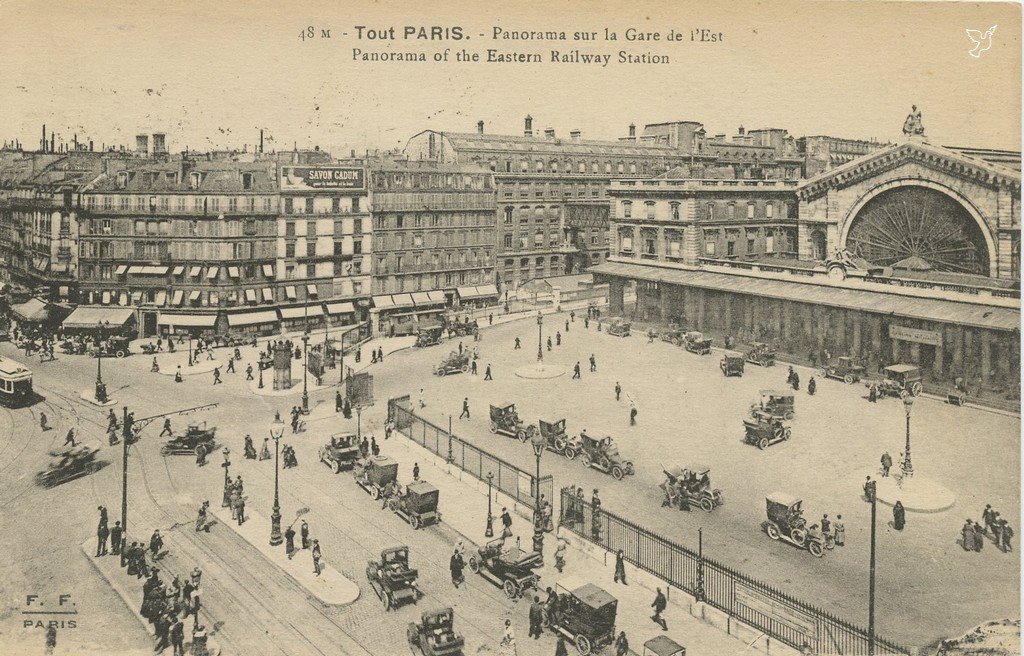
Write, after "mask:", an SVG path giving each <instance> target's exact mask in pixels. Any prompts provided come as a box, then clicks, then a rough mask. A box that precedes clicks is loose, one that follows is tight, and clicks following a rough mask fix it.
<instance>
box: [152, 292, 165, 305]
mask: <svg viewBox="0 0 1024 656" xmlns="http://www.w3.org/2000/svg"><path fill="white" fill-rule="evenodd" d="M153 302H154V303H155V304H157V305H163V304H164V303H166V302H167V292H157V293H156V300H155V301H153Z"/></svg>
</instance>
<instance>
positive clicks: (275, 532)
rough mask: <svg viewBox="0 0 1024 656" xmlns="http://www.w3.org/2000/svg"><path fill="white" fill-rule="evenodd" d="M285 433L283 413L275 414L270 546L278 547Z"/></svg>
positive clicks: (273, 425)
mask: <svg viewBox="0 0 1024 656" xmlns="http://www.w3.org/2000/svg"><path fill="white" fill-rule="evenodd" d="M282 435H284V422H283V421H281V415H280V414H277V415H275V416H274V421H273V422H272V423H271V424H270V437H272V438H273V439H274V510H273V512H271V513H270V546H272V547H276V546H277V545H279V544H281V542H282V541H283V538H282V537H281V504H280V501H279V498H278V474H279V472H280V471H281V468H280V467H279V466H278V465H279V462H280V456H281V448H280V447H281V436H282Z"/></svg>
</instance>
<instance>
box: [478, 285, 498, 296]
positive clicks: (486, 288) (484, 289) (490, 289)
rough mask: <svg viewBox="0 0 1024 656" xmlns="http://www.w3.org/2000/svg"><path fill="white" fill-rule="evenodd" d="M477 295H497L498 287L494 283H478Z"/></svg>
mask: <svg viewBox="0 0 1024 656" xmlns="http://www.w3.org/2000/svg"><path fill="white" fill-rule="evenodd" d="M476 295H477V296H497V295H498V288H497V287H496V286H494V285H480V286H479V287H477V288H476Z"/></svg>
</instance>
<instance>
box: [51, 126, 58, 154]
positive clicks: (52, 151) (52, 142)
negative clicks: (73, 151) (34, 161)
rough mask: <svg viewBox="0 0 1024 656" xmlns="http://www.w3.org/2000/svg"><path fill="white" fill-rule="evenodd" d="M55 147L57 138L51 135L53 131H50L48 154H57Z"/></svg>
mask: <svg viewBox="0 0 1024 656" xmlns="http://www.w3.org/2000/svg"><path fill="white" fill-rule="evenodd" d="M56 145H57V136H56V135H55V134H54V133H53V130H50V152H51V153H55V152H57V151H56Z"/></svg>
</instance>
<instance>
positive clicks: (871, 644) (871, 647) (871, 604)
mask: <svg viewBox="0 0 1024 656" xmlns="http://www.w3.org/2000/svg"><path fill="white" fill-rule="evenodd" d="M907 417H908V418H909V417H910V414H909V413H908V414H907ZM875 486H876V483H875V481H871V487H870V489H869V492H868V496H870V497H871V498H870V499H869V500H870V501H871V565H870V569H871V573H870V578H869V580H868V654H869V656H875V516H876V513H877V511H878V494H877V491H876V487H875Z"/></svg>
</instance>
